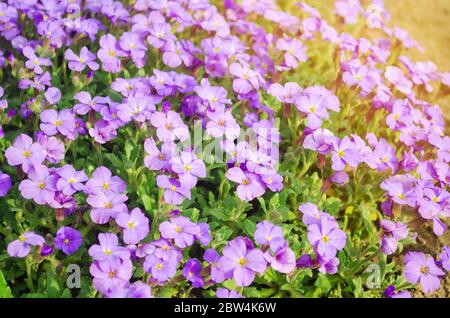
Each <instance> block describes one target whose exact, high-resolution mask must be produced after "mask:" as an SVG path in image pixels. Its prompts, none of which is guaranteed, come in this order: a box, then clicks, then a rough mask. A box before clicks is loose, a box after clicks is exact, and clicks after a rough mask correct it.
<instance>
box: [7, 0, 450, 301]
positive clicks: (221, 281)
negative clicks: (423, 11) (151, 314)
mask: <svg viewBox="0 0 450 318" xmlns="http://www.w3.org/2000/svg"><path fill="white" fill-rule="evenodd" d="M311 3H314V5H315V6H316V7H313V6H310V5H309V4H307V3H306V2H295V1H278V3H277V2H276V1H274V0H258V1H253V0H241V1H234V0H225V1H223V2H220V1H208V0H196V1H187V0H136V1H113V0H86V1H82V0H73V1H69V0H39V1H38V0H22V1H15V0H8V1H2V2H1V3H0V35H1V36H0V67H1V68H0V85H1V86H0V116H1V117H0V124H1V126H0V137H1V138H0V149H1V152H0V163H1V171H0V196H1V200H0V253H1V254H0V296H2V297H11V296H13V297H23V296H26V297H47V296H48V297H98V296H100V295H102V296H104V297H303V296H307V297H322V296H329V297H389V298H393V297H410V296H411V295H410V293H409V291H412V290H414V289H415V288H421V289H422V290H423V292H425V293H431V292H433V291H435V290H437V289H439V287H440V285H441V279H442V277H443V276H444V275H445V271H447V270H450V248H449V247H446V246H443V247H442V249H441V250H433V251H432V253H431V254H430V251H429V250H426V252H427V253H425V252H424V251H423V248H424V246H423V245H420V244H418V243H417V241H418V238H419V237H420V235H421V231H425V232H431V233H433V235H435V237H436V240H438V237H439V236H441V235H443V234H444V233H445V232H446V230H447V225H446V218H448V217H449V216H450V194H449V192H448V191H447V190H448V186H449V182H450V169H449V164H448V162H449V161H450V138H449V137H448V136H446V135H445V133H446V131H445V120H444V118H443V116H442V112H441V109H440V108H439V106H438V105H437V103H438V102H439V99H440V98H442V97H444V96H446V95H448V94H449V93H450V89H449V86H450V73H441V72H439V71H438V70H437V68H436V66H435V65H434V64H433V63H432V62H428V61H427V62H415V61H412V60H410V58H408V56H407V51H408V50H415V49H419V50H420V49H421V47H420V46H419V44H418V43H416V42H415V41H414V40H413V39H411V38H410V37H409V36H408V34H407V33H406V32H405V31H404V30H402V29H400V28H398V27H396V26H392V24H391V23H390V18H389V13H388V12H387V11H386V9H385V8H384V5H383V1H382V0H372V1H365V0H361V1H359V0H338V1H336V2H335V6H334V9H333V16H332V17H331V18H330V19H325V18H322V17H321V14H320V13H319V12H322V13H323V12H326V10H325V9H326V8H324V7H321V3H320V1H312V2H311ZM319 10H320V11H319ZM394 22H395V21H394ZM408 290H409V291H408Z"/></svg>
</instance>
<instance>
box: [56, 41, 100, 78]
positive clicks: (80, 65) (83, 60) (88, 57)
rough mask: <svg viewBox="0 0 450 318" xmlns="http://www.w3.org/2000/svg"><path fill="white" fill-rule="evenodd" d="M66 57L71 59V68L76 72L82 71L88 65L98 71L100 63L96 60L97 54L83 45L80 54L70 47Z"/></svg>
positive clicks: (65, 54)
mask: <svg viewBox="0 0 450 318" xmlns="http://www.w3.org/2000/svg"><path fill="white" fill-rule="evenodd" d="M64 58H65V59H66V60H67V61H69V64H68V66H69V68H70V69H71V70H72V71H75V72H82V71H83V70H84V69H85V68H86V66H87V67H89V68H90V69H91V70H93V71H96V70H98V68H99V65H98V63H97V62H96V61H95V60H96V56H95V54H93V53H92V52H90V51H89V50H88V48H87V47H85V46H83V47H82V48H81V50H80V55H79V56H78V55H76V54H75V53H74V52H73V51H72V50H71V49H68V50H67V51H66V52H65V53H64Z"/></svg>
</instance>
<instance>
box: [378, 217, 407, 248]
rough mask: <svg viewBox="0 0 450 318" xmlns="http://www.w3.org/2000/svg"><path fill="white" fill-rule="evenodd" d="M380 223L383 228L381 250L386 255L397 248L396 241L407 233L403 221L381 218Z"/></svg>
mask: <svg viewBox="0 0 450 318" xmlns="http://www.w3.org/2000/svg"><path fill="white" fill-rule="evenodd" d="M380 225H381V228H382V229H383V236H382V238H381V251H382V252H383V253H384V254H386V255H391V254H393V253H394V252H395V251H396V250H397V242H398V241H400V240H403V239H404V238H405V237H406V236H407V235H408V229H407V228H406V225H405V224H404V223H401V222H393V221H389V220H382V221H381V222H380Z"/></svg>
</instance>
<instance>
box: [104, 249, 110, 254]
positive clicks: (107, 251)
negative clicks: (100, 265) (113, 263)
mask: <svg viewBox="0 0 450 318" xmlns="http://www.w3.org/2000/svg"><path fill="white" fill-rule="evenodd" d="M104 253H105V254H106V255H111V254H112V252H111V250H105V251H104Z"/></svg>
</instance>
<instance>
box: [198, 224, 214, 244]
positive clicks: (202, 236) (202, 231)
mask: <svg viewBox="0 0 450 318" xmlns="http://www.w3.org/2000/svg"><path fill="white" fill-rule="evenodd" d="M197 225H198V232H197V234H196V235H195V239H196V240H198V241H199V242H200V244H202V245H203V246H208V245H209V243H211V240H212V237H211V232H210V231H209V224H208V223H204V222H201V223H198V224H197Z"/></svg>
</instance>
